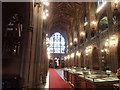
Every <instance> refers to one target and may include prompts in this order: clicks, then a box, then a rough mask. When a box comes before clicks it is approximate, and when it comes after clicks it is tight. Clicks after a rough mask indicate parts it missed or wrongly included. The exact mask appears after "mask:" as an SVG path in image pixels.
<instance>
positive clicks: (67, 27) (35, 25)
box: [2, 0, 120, 88]
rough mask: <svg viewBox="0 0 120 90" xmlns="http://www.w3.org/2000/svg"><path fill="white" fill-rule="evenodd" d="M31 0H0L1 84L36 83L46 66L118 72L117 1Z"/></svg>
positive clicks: (29, 85)
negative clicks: (55, 0) (11, 0)
mask: <svg viewBox="0 0 120 90" xmlns="http://www.w3.org/2000/svg"><path fill="white" fill-rule="evenodd" d="M35 1H36V0H35ZM35 1H34V2H19V3H18V2H3V3H2V76H3V82H4V84H5V82H7V81H8V82H10V83H12V82H14V83H13V84H14V85H13V86H11V85H12V84H7V86H5V85H3V87H4V88H5V87H8V88H9V86H11V87H26V88H40V87H42V86H41V85H42V84H43V83H45V82H46V76H47V73H48V70H49V68H54V69H56V70H57V69H61V68H62V70H66V71H67V70H68V71H69V70H72V69H75V70H78V69H81V68H83V69H84V70H86V69H87V70H88V69H89V70H90V71H94V70H95V71H103V72H105V71H106V70H108V72H112V73H113V74H115V73H116V72H117V69H118V68H120V2H119V1H118V2H116V0H113V2H106V1H105V0H98V2H49V3H48V2H46V3H43V2H35ZM96 1H97V0H96ZM63 68H64V69H63ZM73 71H74V70H73ZM119 72H120V71H119ZM119 72H118V73H119ZM117 75H118V74H117ZM68 77H69V75H68ZM68 77H66V78H68ZM41 78H42V81H41ZM10 80H13V81H10ZM40 82H41V83H40ZM71 83H72V82H71ZM117 83H118V82H117ZM71 85H74V84H71ZM75 85H76V84H75ZM75 85H74V86H75ZM74 86H73V88H74Z"/></svg>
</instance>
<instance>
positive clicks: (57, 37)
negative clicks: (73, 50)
mask: <svg viewBox="0 0 120 90" xmlns="http://www.w3.org/2000/svg"><path fill="white" fill-rule="evenodd" d="M50 53H63V54H64V53H65V39H64V37H63V36H62V35H61V34H60V33H59V32H56V33H54V34H53V35H52V36H51V37H50Z"/></svg>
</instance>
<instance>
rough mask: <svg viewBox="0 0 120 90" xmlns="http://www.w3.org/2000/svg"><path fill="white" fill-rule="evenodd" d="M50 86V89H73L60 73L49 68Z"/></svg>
mask: <svg viewBox="0 0 120 90" xmlns="http://www.w3.org/2000/svg"><path fill="white" fill-rule="evenodd" d="M49 79H50V80H49V88H50V90H52V89H54V88H56V89H54V90H57V89H58V90H59V88H60V89H61V90H64V89H65V90H71V89H70V87H69V86H68V85H67V83H66V82H65V81H64V80H63V79H62V78H61V77H60V76H59V75H58V73H57V72H56V71H55V70H54V69H49Z"/></svg>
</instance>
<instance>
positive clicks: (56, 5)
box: [49, 2, 85, 34]
mask: <svg viewBox="0 0 120 90" xmlns="http://www.w3.org/2000/svg"><path fill="white" fill-rule="evenodd" d="M84 5H85V4H84V3H82V2H53V3H50V8H49V11H50V17H49V30H50V32H51V33H54V32H56V31H58V32H61V33H63V34H66V33H67V34H68V32H69V33H71V32H72V28H73V27H74V28H75V26H76V25H77V24H79V22H78V23H76V22H77V21H78V18H80V17H79V16H80V15H79V14H82V13H81V9H82V7H83V6H84Z"/></svg>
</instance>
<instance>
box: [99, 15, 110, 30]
mask: <svg viewBox="0 0 120 90" xmlns="http://www.w3.org/2000/svg"><path fill="white" fill-rule="evenodd" d="M99 28H100V29H101V31H103V30H105V29H107V28H108V18H107V16H105V17H103V18H102V19H101V20H100V22H99Z"/></svg>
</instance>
